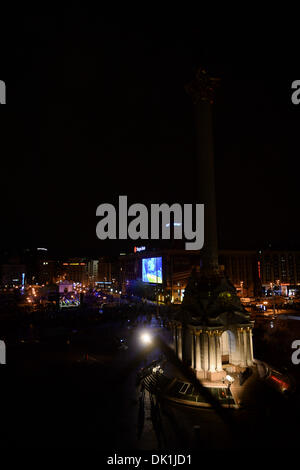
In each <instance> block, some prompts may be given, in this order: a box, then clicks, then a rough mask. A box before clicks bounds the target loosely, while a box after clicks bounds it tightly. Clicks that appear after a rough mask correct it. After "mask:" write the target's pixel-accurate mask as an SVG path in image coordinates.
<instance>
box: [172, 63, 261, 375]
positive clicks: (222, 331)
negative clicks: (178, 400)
mask: <svg viewBox="0 0 300 470" xmlns="http://www.w3.org/2000/svg"><path fill="white" fill-rule="evenodd" d="M218 82H219V80H218V79H215V78H212V77H210V76H209V75H208V74H207V72H206V71H205V70H203V69H199V70H198V72H197V74H196V78H195V79H194V80H193V81H192V82H191V83H190V84H189V85H187V86H186V91H187V92H188V94H189V95H190V96H191V97H192V100H193V103H194V106H195V114H196V126H197V161H198V174H199V178H198V188H197V189H198V201H199V202H200V203H204V211H205V223H204V230H205V240H204V247H203V249H202V250H201V262H200V269H199V270H197V271H194V272H193V273H192V275H191V278H190V280H189V282H188V285H187V288H186V290H185V295H184V301H183V303H182V308H181V311H180V313H179V315H178V317H177V318H176V320H175V321H174V322H173V325H172V327H173V342H174V349H175V351H176V353H177V355H178V357H179V358H180V359H182V360H184V361H185V362H186V363H188V364H190V366H191V367H192V368H193V369H195V371H196V375H197V377H198V378H201V379H205V380H208V381H220V380H222V378H223V377H224V376H225V375H226V371H225V369H226V368H227V370H230V371H231V372H232V371H234V370H236V369H237V367H238V368H243V367H247V366H251V365H252V364H253V348H252V327H253V323H252V322H250V315H249V313H248V312H247V311H246V310H245V309H244V307H243V306H242V304H241V302H240V300H239V298H238V296H237V294H236V291H235V288H234V287H233V285H232V284H231V283H230V281H229V280H228V279H227V278H226V276H225V275H224V273H223V272H222V271H221V270H220V267H219V265H218V243H217V223H216V207H215V177H214V153H213V130H212V105H213V101H214V93H215V87H216V85H217V84H218Z"/></svg>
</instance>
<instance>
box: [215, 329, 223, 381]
mask: <svg viewBox="0 0 300 470" xmlns="http://www.w3.org/2000/svg"><path fill="white" fill-rule="evenodd" d="M220 341H221V339H220V336H219V335H216V354H217V371H218V372H220V371H222V370H223V367H222V356H221V344H220Z"/></svg>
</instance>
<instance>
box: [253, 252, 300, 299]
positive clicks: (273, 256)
mask: <svg viewBox="0 0 300 470" xmlns="http://www.w3.org/2000/svg"><path fill="white" fill-rule="evenodd" d="M257 271H258V276H259V279H260V283H261V286H262V289H263V291H264V292H265V293H268V291H269V292H271V291H273V290H275V291H277V293H278V294H281V295H289V296H292V295H294V294H295V292H296V291H297V290H299V288H300V251H283V250H282V251H280V250H260V251H259V252H258V254H257Z"/></svg>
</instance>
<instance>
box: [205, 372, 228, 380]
mask: <svg viewBox="0 0 300 470" xmlns="http://www.w3.org/2000/svg"><path fill="white" fill-rule="evenodd" d="M225 377H226V372H225V370H220V371H215V372H208V373H207V380H210V381H211V382H219V381H222V379H224V378H225Z"/></svg>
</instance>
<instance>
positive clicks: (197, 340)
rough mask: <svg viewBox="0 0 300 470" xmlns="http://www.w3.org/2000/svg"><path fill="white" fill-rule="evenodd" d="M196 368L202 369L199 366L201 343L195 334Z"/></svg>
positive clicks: (198, 336)
mask: <svg viewBox="0 0 300 470" xmlns="http://www.w3.org/2000/svg"><path fill="white" fill-rule="evenodd" d="M196 369H197V370H202V368H201V344H200V335H199V334H198V335H196Z"/></svg>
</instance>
